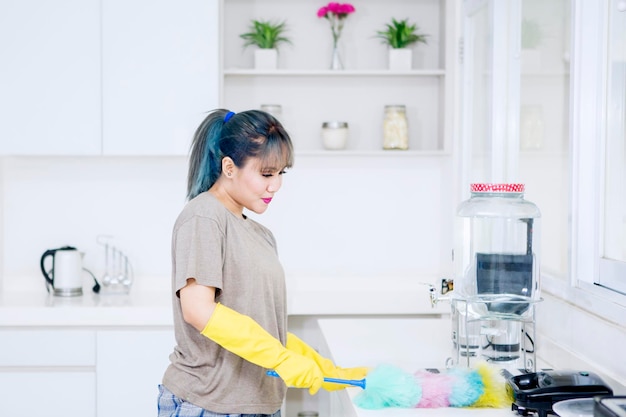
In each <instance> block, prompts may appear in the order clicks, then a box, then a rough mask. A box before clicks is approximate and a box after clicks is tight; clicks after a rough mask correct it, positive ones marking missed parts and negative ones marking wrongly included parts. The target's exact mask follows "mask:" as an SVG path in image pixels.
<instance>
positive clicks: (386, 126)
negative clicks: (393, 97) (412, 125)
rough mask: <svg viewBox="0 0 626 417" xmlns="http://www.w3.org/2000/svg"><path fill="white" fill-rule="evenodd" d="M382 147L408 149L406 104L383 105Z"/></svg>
mask: <svg viewBox="0 0 626 417" xmlns="http://www.w3.org/2000/svg"><path fill="white" fill-rule="evenodd" d="M383 149H402V150H406V149H409V123H408V121H407V118H406V106H404V105H388V106H385V118H384V120H383Z"/></svg>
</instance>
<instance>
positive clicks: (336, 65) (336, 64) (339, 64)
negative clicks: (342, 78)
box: [330, 39, 343, 70]
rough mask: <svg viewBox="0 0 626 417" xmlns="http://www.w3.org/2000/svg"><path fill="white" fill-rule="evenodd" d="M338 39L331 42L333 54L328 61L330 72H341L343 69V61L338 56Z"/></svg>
mask: <svg viewBox="0 0 626 417" xmlns="http://www.w3.org/2000/svg"><path fill="white" fill-rule="evenodd" d="M338 44H339V39H337V40H335V41H334V42H333V54H332V56H331V61H330V69H331V70H342V69H343V61H342V60H341V55H340V54H339V45H338Z"/></svg>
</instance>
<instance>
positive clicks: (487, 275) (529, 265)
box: [454, 184, 541, 314]
mask: <svg viewBox="0 0 626 417" xmlns="http://www.w3.org/2000/svg"><path fill="white" fill-rule="evenodd" d="M470 190H471V197H470V198H469V200H466V201H464V202H463V203H461V205H460V206H459V207H458V210H457V219H456V222H457V228H456V237H455V250H454V262H455V271H456V273H455V278H454V292H455V293H456V296H457V297H460V298H463V299H481V300H484V301H487V302H488V309H489V310H490V311H495V312H502V313H514V314H515V313H520V312H521V311H519V310H523V309H524V307H525V306H527V303H528V302H532V301H537V300H539V298H540V297H539V249H540V248H539V246H540V245H539V235H540V234H539V231H540V224H539V220H540V217H541V213H540V212H539V208H537V206H536V205H535V204H534V203H532V202H530V201H528V200H525V199H524V184H471V185H470ZM494 297H496V298H498V299H505V300H511V302H512V304H511V305H508V306H507V305H500V304H498V303H491V302H490V300H492V299H493V298H494ZM516 302H520V305H515V303H516Z"/></svg>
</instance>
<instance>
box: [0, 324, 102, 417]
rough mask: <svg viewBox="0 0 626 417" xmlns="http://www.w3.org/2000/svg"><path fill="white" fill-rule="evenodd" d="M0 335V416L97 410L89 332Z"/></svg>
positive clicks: (23, 331) (87, 413)
mask: <svg viewBox="0 0 626 417" xmlns="http://www.w3.org/2000/svg"><path fill="white" fill-rule="evenodd" d="M0 340H2V343H0V391H1V392H2V395H3V398H6V399H7V401H3V404H2V415H7V416H22V415H28V414H33V413H35V414H37V412H36V411H37V410H38V408H37V407H41V406H45V415H46V416H53V417H64V416H95V415H96V414H95V409H96V369H95V363H96V350H95V345H96V344H95V340H96V336H95V332H94V331H89V330H63V329H33V330H31V329H10V330H9V329H7V330H4V329H3V330H0ZM8 399H10V400H8ZM33 407H34V408H33Z"/></svg>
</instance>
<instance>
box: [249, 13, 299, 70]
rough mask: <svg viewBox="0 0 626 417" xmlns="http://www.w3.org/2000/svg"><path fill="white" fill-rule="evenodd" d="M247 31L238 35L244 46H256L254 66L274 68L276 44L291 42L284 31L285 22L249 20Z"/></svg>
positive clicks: (276, 56) (276, 52) (285, 28)
mask: <svg viewBox="0 0 626 417" xmlns="http://www.w3.org/2000/svg"><path fill="white" fill-rule="evenodd" d="M249 30H250V31H249V32H246V33H243V34H241V35H239V37H241V38H242V39H243V40H245V43H244V45H243V46H244V48H245V47H248V46H257V47H258V49H256V50H255V51H254V67H255V68H256V69H276V67H277V58H278V46H279V45H280V44H283V43H291V41H290V40H289V38H287V37H286V36H285V35H284V33H285V31H286V30H287V26H286V24H285V22H278V23H274V22H271V21H266V20H255V19H253V20H252V21H251V24H250V27H249Z"/></svg>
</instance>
